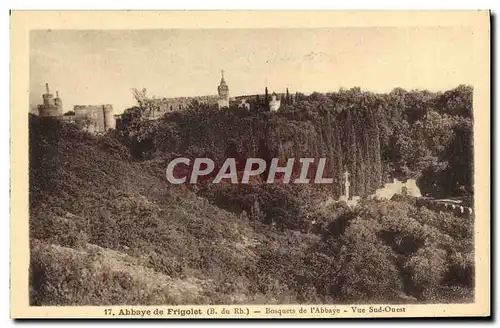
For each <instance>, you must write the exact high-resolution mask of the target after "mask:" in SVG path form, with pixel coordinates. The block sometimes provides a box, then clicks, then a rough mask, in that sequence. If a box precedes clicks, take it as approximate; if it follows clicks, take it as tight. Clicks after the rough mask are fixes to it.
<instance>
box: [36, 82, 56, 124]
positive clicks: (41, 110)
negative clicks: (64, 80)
mask: <svg viewBox="0 0 500 328" xmlns="http://www.w3.org/2000/svg"><path fill="white" fill-rule="evenodd" d="M42 98H43V104H41V105H38V114H39V115H40V116H44V117H46V116H56V117H57V116H62V100H61V98H59V92H57V91H56V98H55V99H54V96H53V95H52V94H51V93H50V90H49V84H48V83H45V93H44V94H43V95H42Z"/></svg>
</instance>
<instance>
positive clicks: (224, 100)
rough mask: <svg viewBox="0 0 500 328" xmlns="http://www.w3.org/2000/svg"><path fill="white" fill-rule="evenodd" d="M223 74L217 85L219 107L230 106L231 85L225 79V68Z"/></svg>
mask: <svg viewBox="0 0 500 328" xmlns="http://www.w3.org/2000/svg"><path fill="white" fill-rule="evenodd" d="M221 75H222V77H221V79H220V84H219V86H218V87H217V91H218V92H219V100H218V104H219V109H222V108H229V87H228V86H227V84H226V81H225V80H224V70H221Z"/></svg>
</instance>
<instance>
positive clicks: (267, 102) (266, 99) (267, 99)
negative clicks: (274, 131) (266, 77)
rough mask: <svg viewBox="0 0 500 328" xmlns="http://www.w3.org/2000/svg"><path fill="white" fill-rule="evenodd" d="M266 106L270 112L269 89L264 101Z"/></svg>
mask: <svg viewBox="0 0 500 328" xmlns="http://www.w3.org/2000/svg"><path fill="white" fill-rule="evenodd" d="M264 106H265V108H266V110H267V111H269V109H270V108H269V92H268V91H267V87H266V95H265V99H264Z"/></svg>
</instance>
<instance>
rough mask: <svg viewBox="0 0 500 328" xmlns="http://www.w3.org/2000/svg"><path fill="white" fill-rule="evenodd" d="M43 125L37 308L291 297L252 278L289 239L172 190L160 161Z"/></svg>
mask: <svg viewBox="0 0 500 328" xmlns="http://www.w3.org/2000/svg"><path fill="white" fill-rule="evenodd" d="M44 124H45V123H44V122H32V126H31V128H32V130H31V131H32V137H33V138H32V140H31V155H32V158H31V161H32V163H33V167H37V166H39V167H40V168H39V169H36V170H35V169H34V170H33V172H32V175H31V178H32V182H31V195H32V196H31V199H30V201H31V216H30V233H31V238H32V240H33V241H32V245H31V253H32V255H31V258H32V260H31V265H32V267H31V269H32V270H31V273H32V283H31V287H32V293H31V296H32V297H31V300H32V303H33V304H44V305H47V304H117V303H120V304H124V303H128V304H159V303H174V304H175V303H178V304H182V303H208V302H216V303H235V302H242V303H246V302H254V301H255V302H264V301H266V302H271V303H272V302H278V301H293V299H292V300H289V299H287V298H286V297H285V298H283V297H284V296H283V294H282V293H281V290H276V291H275V292H273V291H271V292H270V291H269V290H268V289H269V286H267V285H265V286H264V285H263V286H264V287H265V288H264V287H263V288H261V289H263V290H259V288H260V287H259V285H258V284H257V285H256V284H255V281H252V279H253V278H255V277H257V276H258V274H259V273H258V272H257V271H258V270H259V269H258V263H257V262H258V260H259V256H258V255H257V254H256V253H259V250H260V249H266V250H269V248H270V246H269V245H267V244H274V245H275V246H274V247H279V245H281V244H282V243H283V239H285V238H286V235H284V236H281V235H279V234H276V233H272V232H268V233H267V235H263V234H262V231H265V229H263V228H262V227H260V228H259V224H255V223H254V224H250V222H249V221H248V220H246V219H244V218H243V219H240V218H239V217H237V216H235V215H234V214H232V213H229V212H226V211H224V210H221V209H220V208H218V207H216V206H213V205H211V204H210V203H209V202H208V201H207V200H206V199H203V198H199V197H197V196H196V195H194V194H193V193H191V192H189V191H187V190H185V189H182V187H178V188H177V189H171V188H170V187H169V186H167V185H166V183H165V181H164V180H163V179H162V176H161V174H160V173H161V171H160V170H158V169H155V168H156V167H157V165H156V164H155V163H152V162H150V163H147V162H146V163H134V162H131V161H129V160H127V159H125V158H123V157H120V156H118V155H117V154H123V153H122V152H120V149H119V147H118V146H117V147H116V148H113V149H112V150H113V151H110V150H109V147H104V146H103V145H104V144H103V142H102V140H99V139H96V138H93V137H90V136H88V135H85V134H82V133H80V132H78V131H76V130H73V129H71V128H70V127H56V129H57V130H58V132H57V133H55V134H53V135H50V134H48V133H47V132H46V131H47V129H49V128H50V129H54V126H44ZM104 148H108V149H104ZM112 152H114V153H115V154H111V153H112ZM49 154H50V155H49ZM255 227H257V229H259V230H260V231H261V232H256V231H255ZM293 234H295V235H301V234H300V233H293ZM306 237H307V238H306ZM269 238H270V239H269ZM268 239H269V240H268ZM316 239H317V238H316V237H315V236H305V237H304V238H298V239H297V238H296V240H293V241H291V244H290V247H291V248H292V249H293V248H294V247H296V248H302V247H306V246H307V245H308V243H309V241H308V240H311V242H313V241H315V240H316ZM271 249H272V247H271ZM263 271H264V272H265V271H267V269H266V270H263ZM263 275H266V274H263ZM277 284H279V283H278V282H277ZM276 288H277V287H276ZM269 293H272V294H273V295H269ZM264 294H267V295H265V296H264ZM279 297H281V298H282V299H281V300H279V299H278V298H279ZM273 299H274V300H273Z"/></svg>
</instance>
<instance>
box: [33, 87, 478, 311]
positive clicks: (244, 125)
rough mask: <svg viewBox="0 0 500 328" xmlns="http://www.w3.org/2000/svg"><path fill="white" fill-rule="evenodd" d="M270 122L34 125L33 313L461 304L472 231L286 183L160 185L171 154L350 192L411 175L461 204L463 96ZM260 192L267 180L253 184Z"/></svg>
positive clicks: (374, 103) (466, 297)
mask: <svg viewBox="0 0 500 328" xmlns="http://www.w3.org/2000/svg"><path fill="white" fill-rule="evenodd" d="M284 100H285V101H284V106H283V109H282V110H281V111H279V112H277V113H269V112H267V110H266V104H265V100H263V101H257V102H255V103H254V104H253V105H252V106H253V110H252V111H251V112H247V111H245V110H241V109H238V108H231V109H229V110H227V111H216V110H214V109H211V108H205V107H204V106H202V105H199V104H193V106H192V108H191V109H189V110H187V111H185V112H178V113H172V114H168V115H167V116H165V117H163V118H162V119H160V120H157V121H144V120H142V119H141V111H143V110H144V109H143V108H133V109H130V110H128V111H127V112H126V113H125V114H124V115H123V118H122V120H121V122H120V124H119V125H118V127H117V130H116V131H111V132H109V133H108V134H106V135H104V136H92V135H90V134H87V133H85V132H82V131H79V130H78V129H77V128H76V127H75V126H73V125H71V124H65V123H62V122H59V121H57V120H51V119H40V118H38V117H36V116H30V122H29V124H30V237H31V247H30V249H31V265H30V300H31V303H32V304H33V305H63V304H64V305H70V304H77V305H84V304H102V305H104V304H160V303H162V304H165V303H168V304H194V303H198V304H201V303H203V304H207V303H212V304H214V303H215V304H223V303H226V304H227V303H361V302H388V303H411V302H468V301H472V300H473V289H474V286H473V282H474V243H473V230H474V224H473V220H472V219H470V218H463V217H458V216H455V215H454V214H452V213H439V212H434V211H432V210H430V209H427V208H425V207H419V206H416V204H415V202H414V200H412V199H409V198H405V197H398V198H395V199H393V200H385V201H380V200H366V199H365V200H363V201H362V202H361V203H360V204H359V205H358V206H357V207H356V208H354V209H351V208H348V207H347V206H346V205H344V204H343V203H336V202H332V201H331V200H332V198H333V199H336V198H337V197H338V195H339V194H340V192H341V190H340V187H339V184H338V183H334V184H333V185H332V186H330V188H323V189H320V188H317V187H315V186H310V185H308V186H303V185H302V186H294V185H280V184H277V185H266V184H258V183H257V184H249V185H231V184H221V185H211V184H202V185H197V186H195V187H192V186H185V185H177V186H172V185H168V184H167V183H166V181H165V177H164V170H165V167H166V162H167V161H168V160H169V159H171V158H173V157H176V156H179V155H182V156H187V157H196V156H206V157H210V158H213V159H214V160H216V161H221V160H223V159H224V158H225V157H228V156H230V157H236V158H239V159H244V158H246V157H262V158H266V159H268V158H271V157H275V156H276V157H281V158H284V159H285V158H288V157H327V158H328V159H329V162H328V163H329V166H328V169H329V172H330V173H331V174H332V176H333V177H334V178H335V180H336V182H338V181H339V179H340V178H341V177H340V174H341V173H342V172H343V170H345V169H347V170H349V171H350V172H352V181H353V189H354V192H355V194H358V195H367V194H370V193H372V192H373V191H374V190H375V189H376V188H378V187H380V185H381V184H382V183H384V182H386V181H387V180H388V179H390V178H392V177H400V178H407V177H414V178H418V179H419V184H420V186H421V188H422V189H423V190H424V191H426V192H427V193H430V194H431V195H433V196H456V195H470V194H471V193H472V169H473V168H472V163H473V161H472V141H471V136H472V109H471V108H472V89H471V88H470V87H465V86H460V87H458V88H457V89H454V90H451V91H448V92H446V93H442V94H441V93H439V94H436V93H430V92H420V91H415V92H406V91H404V90H394V91H393V92H391V93H389V94H383V95H380V94H373V93H368V92H361V91H360V90H359V89H352V90H348V91H339V92H338V93H333V94H316V93H315V94H312V95H310V96H304V95H301V94H297V95H295V96H294V97H289V96H287V97H286V98H285V99H284ZM264 178H265V177H264Z"/></svg>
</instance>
